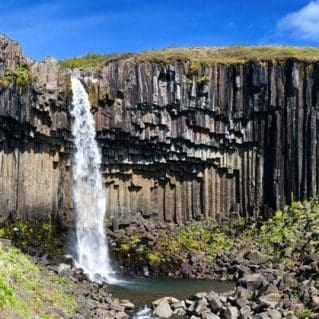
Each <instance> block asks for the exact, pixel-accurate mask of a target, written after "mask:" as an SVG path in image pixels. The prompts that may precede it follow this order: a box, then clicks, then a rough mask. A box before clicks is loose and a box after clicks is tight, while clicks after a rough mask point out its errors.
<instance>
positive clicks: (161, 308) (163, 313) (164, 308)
mask: <svg viewBox="0 0 319 319" xmlns="http://www.w3.org/2000/svg"><path fill="white" fill-rule="evenodd" d="M153 314H154V315H155V316H159V317H160V318H170V317H171V316H172V315H173V311H172V309H171V307H170V305H169V303H168V302H167V301H161V302H160V303H158V304H157V306H156V307H155V309H154V311H153Z"/></svg>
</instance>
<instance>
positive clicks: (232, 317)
mask: <svg viewBox="0 0 319 319" xmlns="http://www.w3.org/2000/svg"><path fill="white" fill-rule="evenodd" d="M223 317H224V318H225V319H238V318H239V311H238V309H237V308H236V307H232V306H228V307H227V308H226V309H225V311H224V312H223Z"/></svg>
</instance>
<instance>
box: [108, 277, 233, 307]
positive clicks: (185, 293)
mask: <svg viewBox="0 0 319 319" xmlns="http://www.w3.org/2000/svg"><path fill="white" fill-rule="evenodd" d="M233 287H234V283H233V282H229V281H228V282H227V281H226V282H225V281H218V280H192V279H141V280H134V281H131V282H123V283H122V284H119V285H111V286H110V288H111V291H112V294H113V296H114V297H117V298H120V299H129V300H130V301H132V302H133V303H134V304H135V305H137V306H142V305H145V304H149V303H151V302H152V301H154V300H156V299H158V298H161V297H165V296H170V297H175V298H177V299H186V298H188V297H190V296H191V295H194V294H195V293H196V292H204V291H205V292H209V291H212V290H213V291H215V292H217V293H222V292H226V291H230V290H232V289H233Z"/></svg>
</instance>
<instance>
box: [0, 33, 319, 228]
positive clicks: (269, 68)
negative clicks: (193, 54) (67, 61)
mask: <svg viewBox="0 0 319 319" xmlns="http://www.w3.org/2000/svg"><path fill="white" fill-rule="evenodd" d="M6 41H9V40H7V39H6V38H0V48H2V51H1V52H2V55H3V56H5V55H4V54H5V53H3V52H6V51H4V49H3V48H8V47H10V46H11V47H12V48H13V49H11V50H10V52H12V53H10V54H7V53H6V56H9V57H10V61H11V60H12V59H13V60H15V61H27V60H26V59H25V58H24V57H23V54H22V53H21V51H19V50H20V49H19V47H18V46H17V44H15V43H11V42H10V45H9V44H7V45H6V44H5V43H6ZM19 52H20V53H19ZM12 56H14V58H12ZM4 61H7V60H6V59H2V60H1V59H0V70H3V69H7V67H8V66H7V65H11V64H12V62H4ZM19 63H21V62H19ZM23 63H25V62H23ZM30 68H31V71H32V77H33V82H32V83H30V84H29V85H28V86H27V87H24V88H18V87H16V86H15V85H14V84H11V85H10V86H9V87H7V88H4V87H2V88H1V89H0V125H1V137H2V144H1V153H0V160H1V166H0V167H1V171H0V173H1V175H0V180H1V183H0V211H1V214H2V215H3V216H4V217H6V216H8V215H9V214H17V215H18V217H22V218H31V217H32V216H33V217H35V216H36V217H37V218H38V217H39V216H40V217H41V216H42V217H45V216H48V215H49V216H56V217H59V220H60V221H61V224H63V225H68V223H69V222H70V221H71V220H72V201H71V182H70V176H71V167H70V165H71V161H70V159H71V157H72V139H71V134H70V121H71V118H70V115H69V112H68V108H69V105H70V101H71V94H72V93H71V91H70V81H69V78H70V75H71V74H73V75H75V76H78V77H80V78H81V79H82V80H83V83H85V85H86V87H87V91H88V92H89V96H90V100H91V104H92V112H93V113H94V117H95V121H96V127H97V131H98V141H99V144H100V146H101V148H102V153H103V163H104V165H103V171H104V177H105V183H106V186H107V190H106V191H107V196H108V201H107V203H108V204H107V222H108V223H109V224H111V223H112V222H113V226H114V227H117V226H118V225H121V224H129V223H134V222H138V223H143V219H145V218H147V219H152V220H153V221H154V223H158V224H164V223H170V222H172V223H184V222H185V221H187V220H192V219H201V218H205V217H208V216H211V217H215V218H221V217H229V216H231V217H233V216H234V217H235V216H236V215H241V216H244V217H252V218H256V217H257V216H258V215H267V214H270V213H271V212H272V210H274V209H276V208H277V207H280V206H283V205H284V204H285V203H288V202H290V201H291V200H292V199H294V198H298V199H300V198H306V197H309V196H312V195H313V194H315V193H317V192H318V187H319V169H318V164H317V163H318V162H319V161H318V154H319V147H318V144H317V139H318V129H319V125H318V107H319V63H317V62H316V63H314V62H311V63H307V62H302V61H296V60H292V59H290V60H289V59H287V60H284V61H266V62H256V61H255V62H253V61H252V62H247V63H245V64H233V65H211V66H202V67H201V68H200V69H199V70H198V71H196V72H193V71H191V70H190V66H189V65H188V63H185V62H183V63H181V62H178V61H176V62H173V63H171V64H169V65H158V64H157V63H155V62H154V63H152V62H139V61H137V60H136V59H135V58H134V57H126V58H123V59H119V60H115V61H112V62H109V63H108V64H107V65H106V66H105V67H104V68H103V69H102V70H99V71H96V70H85V71H84V70H73V71H70V70H61V69H60V68H59V66H58V63H57V61H56V60H54V59H53V58H49V59H46V60H45V61H43V62H40V63H35V64H34V65H33V66H32V67H31V66H30Z"/></svg>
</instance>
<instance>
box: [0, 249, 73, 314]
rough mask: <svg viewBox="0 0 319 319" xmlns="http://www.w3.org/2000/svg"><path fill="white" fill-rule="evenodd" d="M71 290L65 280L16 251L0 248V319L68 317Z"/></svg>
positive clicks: (70, 304) (71, 287) (71, 310)
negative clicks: (0, 315)
mask: <svg viewBox="0 0 319 319" xmlns="http://www.w3.org/2000/svg"><path fill="white" fill-rule="evenodd" d="M72 289H73V286H72V284H71V283H70V282H69V280H68V279H67V278H66V277H60V276H57V275H54V274H53V273H51V272H50V271H48V270H46V269H45V268H43V267H41V266H38V265H36V264H34V262H33V261H32V259H31V258H30V257H27V256H25V255H23V254H22V253H21V252H20V251H19V250H18V249H17V248H13V247H2V248H0V313H1V314H2V316H3V317H1V318H32V317H33V316H38V317H39V318H43V319H46V318H68V317H72V315H73V314H74V312H75V305H76V302H75V298H74V296H73V295H72ZM38 317H37V318H38Z"/></svg>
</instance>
